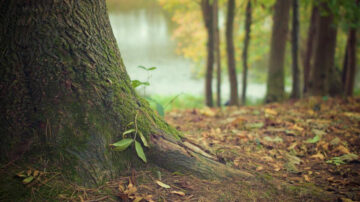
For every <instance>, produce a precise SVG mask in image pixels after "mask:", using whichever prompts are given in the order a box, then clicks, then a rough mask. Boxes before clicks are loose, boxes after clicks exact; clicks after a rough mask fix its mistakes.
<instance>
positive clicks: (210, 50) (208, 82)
mask: <svg viewBox="0 0 360 202" xmlns="http://www.w3.org/2000/svg"><path fill="white" fill-rule="evenodd" d="M212 7H213V5H212V4H210V0H202V1H201V8H202V13H203V18H204V23H205V27H206V31H207V35H208V37H207V39H208V41H207V59H206V76H205V102H206V105H207V106H209V107H212V106H213V105H214V104H213V97H212V78H213V71H214V26H213V24H214V19H213V8H212Z"/></svg>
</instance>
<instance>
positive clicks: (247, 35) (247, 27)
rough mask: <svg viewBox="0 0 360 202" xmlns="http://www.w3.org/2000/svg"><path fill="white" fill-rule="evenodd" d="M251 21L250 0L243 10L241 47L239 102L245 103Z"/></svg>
mask: <svg viewBox="0 0 360 202" xmlns="http://www.w3.org/2000/svg"><path fill="white" fill-rule="evenodd" d="M251 21H252V8H251V0H249V1H248V3H247V5H246V12H245V40H244V49H243V55H242V59H243V75H242V76H243V78H242V93H241V104H242V105H246V88H247V78H248V50H249V44H250V33H251Z"/></svg>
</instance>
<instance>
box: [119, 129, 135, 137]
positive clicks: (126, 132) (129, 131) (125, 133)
mask: <svg viewBox="0 0 360 202" xmlns="http://www.w3.org/2000/svg"><path fill="white" fill-rule="evenodd" d="M133 132H135V129H130V130H127V131H125V132H123V134H122V135H123V137H124V136H125V135H127V134H130V133H133Z"/></svg>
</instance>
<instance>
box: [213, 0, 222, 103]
mask: <svg viewBox="0 0 360 202" xmlns="http://www.w3.org/2000/svg"><path fill="white" fill-rule="evenodd" d="M213 12H214V15H213V17H214V23H213V26H214V31H215V33H214V51H215V65H216V105H217V106H218V107H220V106H221V52H220V31H219V7H218V0H214V2H213Z"/></svg>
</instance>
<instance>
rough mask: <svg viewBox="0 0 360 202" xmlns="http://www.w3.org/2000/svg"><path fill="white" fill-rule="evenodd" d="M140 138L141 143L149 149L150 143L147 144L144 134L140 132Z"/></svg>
mask: <svg viewBox="0 0 360 202" xmlns="http://www.w3.org/2000/svg"><path fill="white" fill-rule="evenodd" d="M139 136H140V138H141V141H142V143H143V144H144V146H145V147H149V144H148V142H147V140H146V138H145V136H144V134H143V133H142V132H141V131H139Z"/></svg>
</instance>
